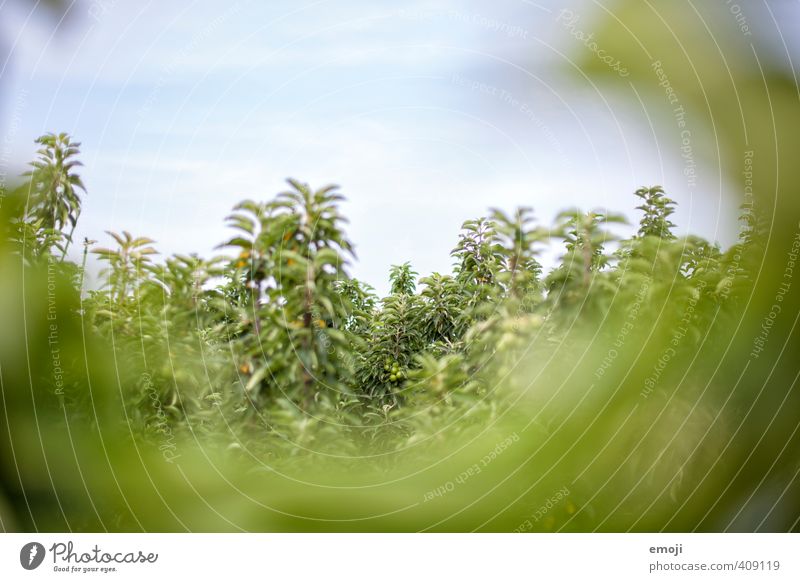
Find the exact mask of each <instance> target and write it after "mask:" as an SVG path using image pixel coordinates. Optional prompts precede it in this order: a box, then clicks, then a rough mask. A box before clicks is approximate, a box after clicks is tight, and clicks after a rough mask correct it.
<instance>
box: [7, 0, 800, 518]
mask: <svg viewBox="0 0 800 582" xmlns="http://www.w3.org/2000/svg"><path fill="white" fill-rule="evenodd" d="M712 10H713V9H712V8H709V7H706V6H704V7H701V8H698V7H696V6H695V5H693V4H690V3H688V2H687V3H683V2H675V3H669V5H666V4H659V5H658V7H657V8H656V7H654V6H653V5H651V4H650V3H647V2H644V3H641V2H633V1H630V2H628V1H623V2H620V3H618V4H617V5H616V7H615V9H614V11H613V13H608V14H607V15H606V16H604V17H603V18H602V19H601V21H598V23H597V27H598V34H597V37H596V38H597V42H598V43H599V44H600V45H601V46H604V47H607V51H608V52H609V54H614V55H619V57H620V59H621V60H622V61H623V62H624V63H625V65H626V68H627V70H628V71H630V77H628V78H626V79H622V78H620V77H618V76H617V75H616V73H615V72H614V71H612V70H610V69H608V68H607V67H605V66H604V65H603V63H602V62H598V61H595V60H587V62H585V63H583V64H582V65H581V68H582V73H583V74H587V75H590V76H591V77H592V78H594V79H597V80H604V81H606V82H608V83H609V84H614V83H622V88H623V90H627V89H628V88H629V87H636V88H637V89H638V90H640V91H641V92H642V94H645V93H647V92H650V94H651V95H652V96H653V97H652V99H658V98H663V88H662V87H661V86H659V85H658V82H659V79H658V78H657V77H656V76H655V73H654V71H653V62H654V61H660V66H661V67H662V68H663V70H664V71H666V72H667V74H668V76H669V79H670V82H671V84H672V86H673V87H674V89H675V91H676V92H677V94H678V95H680V99H681V102H682V103H683V106H684V108H685V109H686V110H687V111H689V112H690V114H691V115H692V120H693V121H692V123H693V124H697V125H693V126H692V127H693V131H695V132H699V131H700V128H701V127H702V128H703V131H709V132H713V135H714V136H715V137H716V138H717V139H716V143H717V145H718V148H719V152H720V155H719V159H720V167H721V171H724V172H727V174H728V176H729V179H730V181H731V183H733V184H737V185H738V184H741V183H742V176H741V170H742V163H743V161H742V160H743V159H744V157H745V152H746V151H753V152H755V155H754V157H753V160H754V161H753V164H754V167H755V168H756V169H757V171H754V172H753V175H754V178H753V180H754V186H753V191H754V192H755V196H750V197H748V196H744V195H740V198H741V202H742V203H743V206H742V213H741V218H740V229H739V237H738V241H737V242H736V244H734V245H733V246H731V247H730V248H727V249H722V248H720V247H719V246H718V245H716V244H714V243H713V242H710V241H706V240H704V239H702V238H700V237H696V236H688V237H681V238H678V237H676V236H675V235H674V233H673V225H672V223H671V222H670V215H671V213H672V211H673V210H674V202H673V201H672V200H670V199H669V198H668V197H667V195H666V193H665V192H664V191H663V190H662V189H661V188H660V187H651V188H642V189H640V190H638V191H637V192H636V193H635V194H636V197H637V199H638V203H639V208H638V209H639V210H640V211H641V216H640V217H639V220H638V229H637V231H636V234H635V235H633V236H632V237H630V238H627V239H623V240H617V239H618V238H619V237H618V236H617V235H616V234H615V228H614V226H613V225H614V224H618V223H621V222H624V220H625V219H624V218H623V217H622V216H621V215H618V214H613V213H609V212H607V211H605V210H602V211H601V210H595V211H592V212H588V213H585V212H581V211H579V210H576V209H570V210H567V211H565V212H564V213H562V214H561V215H560V216H559V217H558V219H557V222H556V224H555V225H554V226H553V227H552V228H545V227H544V226H542V225H538V224H537V223H536V222H535V221H534V219H533V214H532V211H531V210H530V209H527V208H520V209H517V210H515V211H514V212H512V213H510V214H508V213H506V212H503V211H501V210H499V209H493V210H492V211H491V214H490V216H489V217H488V218H478V219H476V220H471V221H468V222H466V223H465V224H464V226H463V230H462V233H461V234H460V236H459V238H458V240H457V243H456V246H455V248H454V250H453V253H452V255H453V258H454V262H455V264H454V268H453V272H452V274H447V275H443V274H436V273H434V274H432V275H430V276H427V277H423V278H422V279H419V280H417V273H416V272H414V270H413V268H412V267H411V265H410V264H404V265H399V266H396V267H393V268H392V271H391V273H390V278H391V293H390V294H389V296H387V297H384V298H378V297H376V296H375V294H374V292H373V291H372V289H371V288H370V287H369V286H368V285H366V284H365V283H363V282H360V281H357V280H354V279H352V278H350V277H349V275H348V268H347V267H348V261H350V260H352V259H353V258H354V257H353V252H352V245H351V243H350V241H349V240H348V239H347V236H346V233H345V229H344V224H345V221H344V218H343V217H342V216H341V214H340V212H339V202H340V201H341V196H340V195H339V194H338V190H337V189H336V188H334V187H327V188H322V189H319V190H315V189H312V188H311V187H309V186H308V185H306V184H303V183H301V182H297V181H290V182H289V189H288V190H287V191H286V192H284V193H281V194H279V195H278V196H276V197H275V198H273V199H271V200H268V201H265V202H255V201H245V202H242V203H241V204H239V205H237V207H236V208H235V209H234V212H233V214H232V215H231V216H230V217H228V222H229V224H230V226H231V227H232V228H233V230H234V231H235V235H234V237H233V238H231V239H230V240H228V241H226V242H225V243H224V245H223V246H225V247H226V248H233V249H235V252H234V253H233V256H232V257H215V258H212V259H203V258H201V257H198V256H195V255H191V256H173V257H169V258H167V259H165V260H164V261H162V262H158V261H157V260H156V259H155V257H156V256H157V248H156V246H155V243H154V241H151V240H150V239H147V238H144V237H136V236H134V235H131V234H130V233H125V232H124V233H122V234H116V233H109V234H110V237H111V244H110V246H104V247H93V243H91V242H90V241H85V245H84V247H85V253H84V264H83V265H76V264H73V263H72V262H70V261H68V260H65V259H64V256H65V253H64V247H65V246H66V244H68V243H69V240H70V238H71V232H72V227H73V226H74V220H72V218H74V219H75V220H77V217H78V214H79V212H80V199H79V198H77V197H75V196H74V194H75V190H74V188H73V190H71V191H69V190H68V189H67V188H64V187H63V186H62V187H56V188H55V189H54V190H49V191H48V190H47V189H46V188H47V185H46V184H47V182H46V181H43V180H41V179H37V173H39V174H38V175H39V176H41V175H47V176H53V175H60V176H62V177H64V176H66V177H65V178H61V179H60V182H59V184H62V185H63V184H72V185H73V186H75V187H78V185H79V184H80V182H78V181H77V180H78V178H77V177H75V175H74V171H75V169H76V166H74V165H73V166H69V167H66V165H65V164H64V163H63V160H64V159H66V158H67V157H69V158H70V159H73V158H74V157H75V156H76V155H77V154H78V152H77V149H76V148H77V146H78V144H73V142H71V141H69V137H68V136H64V137H59V138H57V140H58V141H56V142H53V143H49V142H42V145H43V147H44V148H45V149H46V151H48V152H51V154H47V153H46V154H41V155H40V159H39V162H37V164H38V165H35V166H34V175H33V176H31V177H30V178H29V179H28V180H27V181H26V182H25V183H24V184H22V185H21V186H20V187H18V188H16V189H14V188H7V189H6V190H5V191H3V192H2V206H0V231H1V232H0V235H1V236H0V245H2V247H1V248H0V272H1V273H2V276H1V277H0V313H2V314H3V315H2V317H3V323H4V330H3V334H2V335H0V382H2V384H1V385H0V389H1V390H2V400H1V401H0V402H2V413H1V414H0V487H2V489H1V490H0V499H2V501H0V520H2V523H1V525H2V528H3V529H5V530H17V529H19V530H44V531H64V530H71V531H79V530H98V531H104V530H109V531H139V530H145V531H187V530H188V531H239V530H247V531H298V530H299V531H420V530H424V531H475V530H485V531H629V530H635V531H654V530H656V531H657V530H667V531H690V530H699V531H722V530H736V531H753V530H770V531H786V530H791V529H797V528H798V515H800V491H799V489H800V483H798V480H797V475H798V471H800V458H799V457H798V453H797V451H798V450H800V447H798V440H800V437H798V430H797V429H798V409H799V408H800V407H799V406H798V405H799V404H800V402H799V398H798V395H797V391H796V389H795V383H796V379H797V377H798V370H800V364H798V361H797V359H796V358H795V357H794V355H795V354H796V353H797V348H798V346H797V332H796V331H795V328H796V324H797V318H798V314H800V309H798V307H800V306H799V305H798V293H797V282H796V281H794V280H793V277H794V270H793V269H794V266H795V262H796V259H797V254H798V251H800V242H798V241H800V238H798V236H800V235H799V234H798V230H799V229H800V225H798V215H799V214H800V213H798V212H797V205H798V204H800V202H798V200H797V198H796V197H794V196H793V189H794V188H795V187H796V186H797V184H798V180H797V178H798V176H796V173H797V171H798V169H797V166H796V165H793V164H792V163H791V156H793V155H794V154H795V152H796V151H798V150H797V145H798V144H797V143H796V140H797V139H798V138H797V136H796V135H795V132H794V131H793V129H794V128H795V127H797V123H796V121H797V116H798V113H800V110H799V109H798V103H797V96H798V92H797V86H796V84H795V83H794V81H793V79H790V78H789V77H787V76H786V75H785V74H783V73H782V72H780V70H779V69H777V68H768V69H765V68H764V67H762V66H760V65H759V63H758V62H757V59H755V58H754V56H753V54H751V53H750V52H748V51H749V49H748V46H747V44H748V43H749V42H750V40H749V39H743V38H741V37H737V36H735V32H731V31H730V30H728V29H729V28H730V27H728V28H727V29H723V26H722V25H721V24H719V23H721V22H723V21H722V20H721V19H719V18H717V19H712V18H711V16H712V15H714V14H716V13H713V12H709V13H707V12H708V11H712ZM717 16H718V14H717ZM718 28H719V29H720V30H717V29H718ZM743 43H744V46H743ZM734 56H735V57H736V58H735V60H734V59H733V57H734ZM732 91H733V92H735V94H736V96H737V98H735V99H732V98H731V95H732ZM664 118H665V123H667V124H669V123H674V119H673V114H672V111H671V109H669V108H667V109H665V112H664ZM48 139H49V138H48ZM59 143H60V144H62V145H61V146H59ZM64 144H73V145H64ZM57 147H63V148H66V150H65V151H70V155H69V156H64V155H61V157H60V158H59V155H58V154H56V153H54V152H55V149H54V148H57ZM47 148H49V149H47ZM72 149H75V151H72ZM59 159H60V160H62V163H61V166H60V167H59V166H58V163H59ZM59 168H60V169H59ZM70 176H72V177H70ZM742 192H743V193H744V188H742ZM732 195H737V194H736V193H732ZM37 201H38V202H37ZM43 204H48V205H49V206H48V208H50V209H54V210H55V213H54V214H53V216H54V217H55V220H53V221H49V222H48V220H49V219H47V220H43V218H42V217H43V216H44V217H48V216H50V210H48V211H47V212H41V211H40V210H37V209H40V208H42V205H43ZM553 239H555V240H556V241H561V242H560V244H563V248H564V252H563V255H562V256H561V258H560V260H559V262H558V264H557V265H556V266H555V267H554V268H553V269H551V270H550V271H549V272H548V273H544V272H543V269H542V266H541V264H540V263H539V260H538V257H539V254H540V251H541V250H542V248H543V247H544V245H546V244H550V243H551V241H553ZM556 244H559V243H556ZM89 251H93V252H94V253H96V254H97V255H98V256H99V257H100V258H101V260H103V261H104V263H105V264H106V266H107V270H106V271H105V273H104V275H103V282H104V286H103V287H102V288H101V289H99V290H87V289H85V288H84V285H83V271H84V269H85V257H86V254H87V253H88V252H89ZM552 499H557V502H556V503H550V504H549V505H550V506H549V507H547V505H546V504H547V503H548V501H550V500H552ZM543 508H545V510H544V511H543Z"/></svg>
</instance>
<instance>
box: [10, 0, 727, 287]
mask: <svg viewBox="0 0 800 582" xmlns="http://www.w3.org/2000/svg"><path fill="white" fill-rule="evenodd" d="M167 4H170V3H165V2H136V3H133V2H122V1H119V2H116V1H114V0H106V1H103V2H94V3H91V2H85V3H84V4H83V5H80V6H81V7H80V9H77V10H73V11H72V15H71V17H70V19H69V21H68V22H66V23H63V24H62V25H61V26H60V27H59V31H58V33H57V34H55V35H53V34H52V33H53V29H54V28H55V26H54V25H53V24H52V23H48V22H47V21H42V19H38V20H35V21H34V20H32V19H31V20H28V19H27V12H26V10H25V9H23V5H21V4H19V3H18V4H14V3H13V2H12V3H11V4H9V3H7V2H2V1H0V19H2V34H3V37H2V38H3V40H4V41H5V43H6V45H7V46H6V50H7V51H8V52H9V53H10V61H9V63H10V64H8V63H7V66H6V67H5V68H4V69H3V76H2V86H0V89H2V91H3V102H2V107H3V114H2V117H3V120H4V122H3V124H2V125H0V132H2V134H3V135H4V140H5V141H4V143H6V144H7V146H6V149H7V151H8V152H10V156H8V157H9V159H10V160H11V162H10V163H9V162H6V161H4V162H3V163H4V164H5V165H7V166H10V169H11V170H17V169H19V168H20V166H21V165H22V164H24V162H26V161H28V160H30V159H31V158H32V156H33V153H34V150H35V148H34V145H33V143H32V142H33V139H34V138H35V137H36V136H38V135H40V134H42V133H44V132H47V131H67V132H69V133H71V134H72V135H73V136H74V137H75V138H76V139H77V140H79V141H81V142H82V144H83V145H82V152H83V154H82V159H83V161H84V163H85V168H83V170H82V174H83V177H84V181H85V183H86V185H87V189H88V195H87V196H86V197H85V198H84V211H83V215H82V216H81V223H80V226H79V229H78V236H79V237H81V238H82V237H83V236H88V237H90V238H92V239H99V240H102V241H103V242H104V243H106V242H107V240H106V239H107V237H106V235H104V234H103V231H104V230H117V231H118V230H122V229H126V230H130V231H131V232H133V233H134V234H137V235H147V236H150V237H152V238H154V239H156V240H157V241H158V243H159V244H158V247H159V249H160V250H161V251H162V252H163V253H171V252H183V253H186V252H190V251H197V252H200V253H201V254H204V255H210V254H212V252H215V251H213V248H214V247H215V245H217V244H218V243H219V242H221V241H222V240H224V239H225V238H226V236H228V233H227V232H226V229H225V226H224V217H225V216H226V215H227V214H228V213H229V211H230V209H231V207H232V206H233V205H234V204H235V203H236V202H237V201H239V200H241V199H243V198H255V199H268V198H270V197H272V196H273V195H274V194H275V193H277V192H279V191H281V190H282V189H283V188H284V180H285V178H286V177H290V176H291V177H295V178H298V179H300V180H302V181H306V182H309V183H310V184H311V185H312V186H315V187H317V186H322V185H325V184H328V183H335V184H338V185H340V186H341V188H342V193H343V194H344V195H345V196H346V197H347V202H346V203H345V205H344V212H345V214H346V215H347V216H348V217H349V219H350V224H349V225H348V233H349V236H350V238H351V239H352V240H353V241H354V243H355V245H356V252H357V254H358V261H357V262H356V263H354V265H353V266H352V269H351V272H352V273H353V274H354V275H355V276H357V277H359V278H362V279H364V280H366V281H367V282H369V283H371V284H372V285H374V286H375V287H376V288H377V289H378V290H379V291H381V292H385V291H386V289H387V288H388V286H387V283H386V278H387V272H388V268H389V266H390V265H391V264H394V263H400V262H403V261H406V260H410V261H411V262H412V263H413V265H414V266H415V268H416V269H417V270H418V271H420V273H422V274H427V273H429V272H432V271H439V272H449V271H450V268H451V259H450V257H449V256H448V253H449V251H450V250H451V249H452V248H453V246H454V245H455V244H456V241H457V235H458V230H459V227H460V225H461V223H462V222H463V221H464V220H466V219H468V218H472V217H476V216H481V215H485V214H486V213H487V211H488V208H489V207H493V206H494V207H501V208H504V209H507V210H510V209H512V208H513V207H515V206H517V205H526V206H532V207H534V209H535V210H536V214H537V215H538V216H539V217H540V219H541V220H542V221H543V222H545V223H549V222H550V221H551V220H552V218H553V216H554V215H555V214H556V213H557V212H558V211H559V210H561V209H563V208H566V207H570V206H579V207H581V208H584V209H587V210H588V209H591V208H605V207H608V208H610V209H612V210H618V211H623V212H625V213H626V214H627V215H628V216H629V217H631V218H636V213H635V211H634V210H633V208H634V206H635V203H634V198H633V197H632V192H633V191H634V190H635V189H636V188H638V187H640V186H642V185H652V184H661V185H663V186H664V187H665V188H666V189H667V191H668V193H669V195H670V196H671V197H673V198H675V199H676V200H678V201H679V203H680V204H681V210H680V212H679V214H678V216H677V220H676V222H678V224H679V230H680V232H681V233H685V232H688V231H692V232H695V233H699V234H702V235H704V236H706V237H709V238H712V239H717V240H720V241H721V242H723V243H724V244H729V243H730V242H731V241H732V240H733V233H734V229H733V228H732V227H731V225H730V221H731V220H732V219H733V218H735V214H736V211H735V208H736V203H735V201H733V200H731V199H730V198H725V197H723V196H722V194H721V192H720V184H719V177H718V176H717V175H713V173H712V172H710V171H706V170H705V169H704V165H703V160H699V161H700V163H701V166H700V170H699V171H698V180H697V186H696V187H694V188H691V187H689V185H688V184H687V180H686V177H685V176H684V175H683V173H682V169H683V166H682V163H681V160H680V158H679V155H678V152H677V150H676V148H671V147H666V146H665V144H672V143H673V141H672V140H673V139H674V137H675V136H670V135H666V136H664V135H661V134H659V135H658V137H657V138H656V137H655V136H654V134H653V132H652V130H651V128H650V126H649V123H648V121H647V119H646V118H645V117H642V115H641V112H640V113H639V114H636V113H635V112H632V111H631V110H630V109H631V108H630V107H627V106H623V105H622V104H615V103H614V101H613V98H612V97H613V96H609V97H608V103H606V102H605V101H604V99H602V98H599V97H598V95H597V93H596V92H594V91H592V90H590V88H589V87H583V86H581V85H580V84H579V83H577V82H576V81H575V80H572V79H569V78H566V77H565V76H564V72H563V71H564V66H563V65H564V59H565V57H564V56H563V55H568V56H570V57H574V58H580V56H581V51H582V50H586V49H585V47H583V45H582V44H580V43H579V42H578V41H576V40H575V38H573V37H572V36H571V35H570V34H569V32H568V31H567V30H566V29H565V28H564V27H563V26H562V25H560V24H559V23H557V22H556V18H557V13H558V11H559V10H560V9H561V8H562V7H564V6H566V7H570V8H571V9H573V10H575V11H578V12H580V13H581V14H582V22H585V23H587V24H586V26H587V27H589V26H590V22H591V17H592V14H594V12H593V10H592V9H591V7H590V6H589V5H588V4H587V3H585V2H580V1H577V0H576V1H572V2H569V1H568V2H563V3H562V2H558V3H554V2H542V3H534V2H528V1H520V0H505V1H503V0H501V1H497V2H492V3H488V2H464V1H461V2H447V1H442V0H437V1H435V2H433V1H431V2H427V1H424V0H412V1H405V2H403V3H402V6H403V7H402V8H393V7H392V6H391V5H388V4H389V3H378V2H370V1H366V0H365V1H350V0H342V1H319V2H304V1H296V0H295V1H274V0H273V1H270V2H256V1H239V2H231V3H227V4H226V3H220V2H205V1H199V2H180V3H171V4H173V5H172V6H168V5H167ZM392 4H399V3H392ZM25 6H27V5H25ZM221 6H222V7H224V8H223V9H222V10H221V9H220V7H221ZM499 79H502V81H499ZM500 83H502V85H501V84H500ZM637 115H638V116H637ZM698 139H701V137H700V136H698ZM554 252H557V251H554Z"/></svg>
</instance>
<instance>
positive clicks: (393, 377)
mask: <svg viewBox="0 0 800 582" xmlns="http://www.w3.org/2000/svg"><path fill="white" fill-rule="evenodd" d="M389 381H390V382H397V376H395V375H394V374H392V375H391V376H389Z"/></svg>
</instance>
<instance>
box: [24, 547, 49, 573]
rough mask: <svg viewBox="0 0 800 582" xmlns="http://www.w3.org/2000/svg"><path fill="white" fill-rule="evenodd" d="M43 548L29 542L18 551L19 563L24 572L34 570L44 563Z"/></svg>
mask: <svg viewBox="0 0 800 582" xmlns="http://www.w3.org/2000/svg"><path fill="white" fill-rule="evenodd" d="M44 554H45V551H44V546H43V545H42V544H40V543H39V542H29V543H27V544H25V545H24V546H22V549H21V550H20V551H19V563H20V564H22V567H23V568H25V569H26V570H35V569H36V568H38V567H39V566H41V564H42V562H43V561H44Z"/></svg>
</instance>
